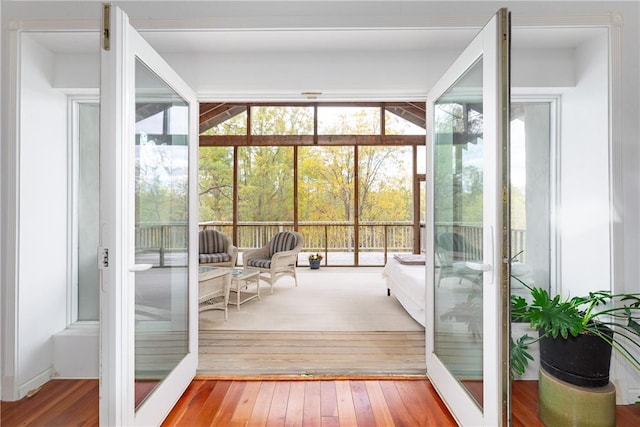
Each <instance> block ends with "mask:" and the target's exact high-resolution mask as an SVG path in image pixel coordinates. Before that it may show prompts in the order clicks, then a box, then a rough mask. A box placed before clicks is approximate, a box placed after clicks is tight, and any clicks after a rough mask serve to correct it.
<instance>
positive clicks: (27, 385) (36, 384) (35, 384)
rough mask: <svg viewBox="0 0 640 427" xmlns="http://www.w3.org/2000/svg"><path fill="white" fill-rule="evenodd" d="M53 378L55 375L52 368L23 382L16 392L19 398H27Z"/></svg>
mask: <svg viewBox="0 0 640 427" xmlns="http://www.w3.org/2000/svg"><path fill="white" fill-rule="evenodd" d="M55 376H56V373H55V371H54V370H53V368H47V369H45V370H44V371H42V372H40V373H39V374H38V375H36V376H35V377H33V378H31V379H30V380H28V381H25V382H24V383H22V384H21V385H20V388H19V390H18V391H19V395H20V398H23V397H25V396H28V395H29V394H30V393H33V392H35V391H36V390H38V389H39V388H40V387H42V386H43V385H44V384H46V383H47V381H49V380H50V379H51V378H53V377H55Z"/></svg>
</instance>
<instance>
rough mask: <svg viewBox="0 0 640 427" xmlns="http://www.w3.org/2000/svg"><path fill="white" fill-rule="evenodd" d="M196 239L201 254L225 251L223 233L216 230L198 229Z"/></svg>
mask: <svg viewBox="0 0 640 427" xmlns="http://www.w3.org/2000/svg"><path fill="white" fill-rule="evenodd" d="M198 240H199V241H198V244H199V247H200V250H199V252H200V253H201V254H218V253H221V252H226V251H227V248H226V247H225V245H224V240H225V239H224V234H222V233H220V232H218V231H216V230H202V231H200V233H199V235H198Z"/></svg>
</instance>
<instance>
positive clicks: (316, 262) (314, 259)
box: [309, 253, 322, 270]
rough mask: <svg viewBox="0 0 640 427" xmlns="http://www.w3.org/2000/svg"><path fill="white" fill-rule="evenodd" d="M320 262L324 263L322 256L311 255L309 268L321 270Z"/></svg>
mask: <svg viewBox="0 0 640 427" xmlns="http://www.w3.org/2000/svg"><path fill="white" fill-rule="evenodd" d="M320 261H322V255H320V254H319V253H317V254H311V255H309V266H310V267H311V269H312V270H317V269H319V268H320Z"/></svg>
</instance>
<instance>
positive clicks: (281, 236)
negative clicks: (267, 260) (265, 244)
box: [269, 231, 298, 257]
mask: <svg viewBox="0 0 640 427" xmlns="http://www.w3.org/2000/svg"><path fill="white" fill-rule="evenodd" d="M297 240H298V239H297V238H296V235H295V234H293V233H292V232H290V231H283V232H281V233H278V234H276V235H275V236H274V237H273V239H271V241H270V242H269V257H272V256H273V254H275V253H276V252H282V251H290V250H291V249H293V248H295V247H296V244H297V243H298V242H297Z"/></svg>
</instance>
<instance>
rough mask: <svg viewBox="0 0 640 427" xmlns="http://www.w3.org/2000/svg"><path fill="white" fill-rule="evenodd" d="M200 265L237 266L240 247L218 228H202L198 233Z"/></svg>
mask: <svg viewBox="0 0 640 427" xmlns="http://www.w3.org/2000/svg"><path fill="white" fill-rule="evenodd" d="M198 246H199V249H200V250H199V252H200V256H199V261H200V265H210V266H218V267H235V265H236V260H237V259H238V248H237V247H235V246H233V243H231V239H230V238H229V236H227V235H226V234H224V233H221V232H219V231H216V230H201V231H200V232H199V233H198Z"/></svg>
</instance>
